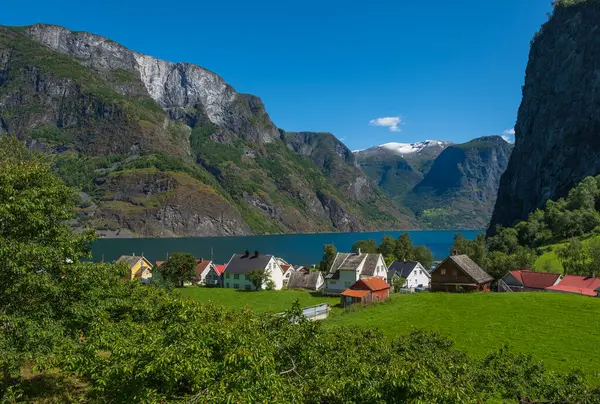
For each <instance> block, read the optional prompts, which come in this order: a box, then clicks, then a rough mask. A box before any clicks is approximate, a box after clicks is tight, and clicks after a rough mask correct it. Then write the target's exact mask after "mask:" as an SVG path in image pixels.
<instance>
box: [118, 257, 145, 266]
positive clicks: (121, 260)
mask: <svg viewBox="0 0 600 404" xmlns="http://www.w3.org/2000/svg"><path fill="white" fill-rule="evenodd" d="M139 260H144V261H147V260H146V259H145V258H144V257H143V256H141V255H121V256H120V257H119V258H118V259H117V260H116V261H115V264H121V263H124V264H127V265H128V266H129V267H130V268H131V267H132V266H134V265H135V264H137V263H138V261H139ZM148 263H149V264H150V262H148ZM150 265H152V264H150Z"/></svg>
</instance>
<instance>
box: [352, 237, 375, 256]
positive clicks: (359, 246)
mask: <svg viewBox="0 0 600 404" xmlns="http://www.w3.org/2000/svg"><path fill="white" fill-rule="evenodd" d="M359 250H360V252H361V253H362V254H375V253H377V252H378V251H379V250H378V248H377V241H376V240H358V241H357V242H356V243H354V244H353V245H352V252H353V253H358V251H359Z"/></svg>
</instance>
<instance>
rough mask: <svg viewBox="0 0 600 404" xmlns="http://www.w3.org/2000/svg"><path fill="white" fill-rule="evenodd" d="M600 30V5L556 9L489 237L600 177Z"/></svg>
mask: <svg viewBox="0 0 600 404" xmlns="http://www.w3.org/2000/svg"><path fill="white" fill-rule="evenodd" d="M599 30H600V2H599V1H597V0H587V1H572V0H571V1H565V0H563V1H556V2H555V8H554V11H553V13H552V16H551V17H550V19H549V21H548V22H547V23H546V24H544V25H543V26H542V29H541V30H540V32H539V33H538V34H536V36H535V38H534V40H533V41H532V46H531V50H530V54H529V62H528V65H527V70H526V76H525V85H524V87H523V99H522V102H521V106H520V108H519V112H518V117H517V124H516V126H515V132H516V136H515V138H516V144H515V149H514V152H513V154H512V157H511V159H510V162H509V164H508V168H507V170H506V172H505V173H504V175H503V176H502V180H501V182H500V188H499V191H498V200H497V202H496V206H495V209H494V214H493V217H492V221H491V224H490V228H489V231H488V233H489V234H493V233H494V231H495V228H496V225H503V226H511V225H513V224H514V223H516V222H518V221H521V220H523V219H526V218H527V216H528V215H529V213H531V212H532V211H534V210H535V209H537V208H540V207H542V206H543V205H544V204H545V203H546V201H548V200H549V199H552V200H554V199H557V198H560V197H564V196H566V195H567V194H568V192H569V190H571V189H572V188H574V187H575V186H577V184H578V183H579V182H580V181H581V180H582V179H584V178H585V177H587V176H590V175H596V174H598V173H600V80H599V77H600V75H599V74H600V73H599V70H598V66H599V65H600V36H598V35H597V32H598V31H599Z"/></svg>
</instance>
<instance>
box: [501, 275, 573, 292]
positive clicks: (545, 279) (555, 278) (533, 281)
mask: <svg viewBox="0 0 600 404" xmlns="http://www.w3.org/2000/svg"><path fill="white" fill-rule="evenodd" d="M561 279H562V276H561V275H560V274H551V273H546V272H533V271H529V270H520V271H508V272H507V273H506V275H504V277H503V278H502V282H499V283H498V291H499V292H511V291H512V292H543V291H545V289H546V288H549V287H551V286H554V285H557V284H558V283H559V282H560V280H561ZM503 282H504V283H503Z"/></svg>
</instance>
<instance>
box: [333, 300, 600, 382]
mask: <svg viewBox="0 0 600 404" xmlns="http://www.w3.org/2000/svg"><path fill="white" fill-rule="evenodd" d="M599 320H600V299H596V298H591V297H584V296H576V295H565V294H555V293H545V292H539V293H486V294H446V293H421V294H413V295H394V296H393V298H392V300H391V301H390V302H388V303H384V304H380V305H377V306H372V307H367V308H364V309H362V310H359V311H356V312H347V313H344V314H340V315H336V316H332V317H330V318H329V319H328V320H326V322H325V324H326V325H327V326H334V325H345V326H349V327H365V328H378V329H380V330H381V331H382V332H383V333H384V334H385V335H386V336H388V337H390V338H392V337H394V336H395V335H396V334H399V333H408V332H409V331H410V330H411V329H412V328H416V329H425V330H434V331H437V332H439V333H441V334H443V335H445V336H448V337H450V338H451V339H452V340H453V341H454V342H455V344H456V347H457V348H458V349H460V350H462V351H463V352H466V353H468V354H471V355H475V356H478V357H482V356H483V355H485V354H486V353H488V352H490V351H492V350H494V349H497V348H499V347H501V346H502V345H503V344H508V345H509V346H510V347H511V348H512V349H514V350H516V351H519V352H523V353H529V354H531V355H533V356H534V358H536V359H539V360H542V361H544V363H545V364H546V366H547V367H548V368H549V369H551V370H557V371H569V370H571V369H573V368H581V369H582V370H583V371H584V372H586V374H589V375H592V376H595V375H598V374H599V373H600V349H598V347H600V332H599V330H600V323H599Z"/></svg>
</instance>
